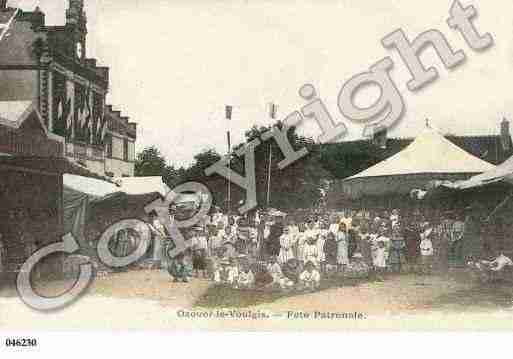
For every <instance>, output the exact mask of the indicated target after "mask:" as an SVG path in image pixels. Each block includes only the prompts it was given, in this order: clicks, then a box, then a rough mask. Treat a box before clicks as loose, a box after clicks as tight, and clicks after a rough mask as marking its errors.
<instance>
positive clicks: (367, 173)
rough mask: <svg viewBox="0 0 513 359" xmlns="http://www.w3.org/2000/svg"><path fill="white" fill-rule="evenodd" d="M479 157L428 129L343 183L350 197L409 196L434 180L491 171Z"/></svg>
mask: <svg viewBox="0 0 513 359" xmlns="http://www.w3.org/2000/svg"><path fill="white" fill-rule="evenodd" d="M494 168H495V166H494V165H492V164H490V163H488V162H486V161H483V160H481V159H480V158H477V157H475V156H473V155H471V154H469V153H467V152H466V151H464V150H463V149H461V148H459V147H458V146H456V145H454V144H453V143H452V142H450V141H449V140H447V139H446V138H445V137H444V136H442V135H441V134H440V133H438V132H437V131H435V130H433V129H430V128H426V129H425V130H424V131H423V132H422V133H421V134H420V135H419V136H418V137H417V138H416V139H415V140H414V141H413V142H412V143H411V144H410V145H409V146H407V147H406V148H405V149H404V150H402V151H401V152H399V153H396V154H395V155H393V156H391V157H390V158H388V159H386V160H384V161H381V162H380V163H378V164H376V165H374V166H372V167H370V168H368V169H366V170H364V171H362V172H360V173H358V174H356V175H354V176H352V177H348V178H346V179H344V180H342V182H341V183H340V185H341V190H342V192H343V193H344V194H345V195H347V196H348V197H349V198H352V199H355V198H361V197H382V196H388V195H390V196H397V195H409V193H410V191H411V190H412V189H414V188H423V187H424V186H425V185H426V183H428V182H430V181H433V180H448V181H459V180H464V179H468V178H469V177H470V176H472V175H475V174H478V173H483V172H486V171H491V170H493V169H494Z"/></svg>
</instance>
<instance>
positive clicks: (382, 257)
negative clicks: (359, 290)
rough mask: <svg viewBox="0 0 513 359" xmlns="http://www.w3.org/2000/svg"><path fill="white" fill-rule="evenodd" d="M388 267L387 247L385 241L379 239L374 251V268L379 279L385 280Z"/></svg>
mask: <svg viewBox="0 0 513 359" xmlns="http://www.w3.org/2000/svg"><path fill="white" fill-rule="evenodd" d="M386 268H387V259H386V248H385V242H384V241H378V242H377V247H376V250H375V253H374V270H375V272H376V275H377V277H378V279H379V280H383V276H384V274H385V271H386Z"/></svg>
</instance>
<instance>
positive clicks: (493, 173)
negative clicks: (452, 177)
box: [440, 157, 513, 190]
mask: <svg viewBox="0 0 513 359" xmlns="http://www.w3.org/2000/svg"><path fill="white" fill-rule="evenodd" d="M498 182H507V183H510V184H513V157H510V158H509V159H507V160H506V161H505V162H503V163H502V164H500V165H498V166H497V167H495V168H493V169H492V170H490V171H486V172H484V173H481V174H478V175H476V176H473V177H471V178H469V179H468V180H465V181H457V182H443V183H440V186H442V187H447V188H450V189H456V190H465V189H471V188H477V187H482V186H486V185H489V184H492V183H498Z"/></svg>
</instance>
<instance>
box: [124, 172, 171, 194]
mask: <svg viewBox="0 0 513 359" xmlns="http://www.w3.org/2000/svg"><path fill="white" fill-rule="evenodd" d="M114 182H116V184H118V185H119V188H118V191H120V192H124V193H126V194H132V195H139V194H146V193H152V192H158V193H160V194H161V195H162V196H163V197H165V196H166V195H167V194H168V192H169V191H170V189H169V187H168V186H167V185H166V184H165V183H164V181H163V180H162V177H160V176H154V177H123V178H116V179H115V180H114Z"/></svg>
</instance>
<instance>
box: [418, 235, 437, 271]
mask: <svg viewBox="0 0 513 359" xmlns="http://www.w3.org/2000/svg"><path fill="white" fill-rule="evenodd" d="M433 253H434V251H433V243H432V242H431V239H429V236H427V235H426V236H423V238H422V241H421V242H420V259H421V264H422V273H423V274H431V268H432V265H433Z"/></svg>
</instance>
